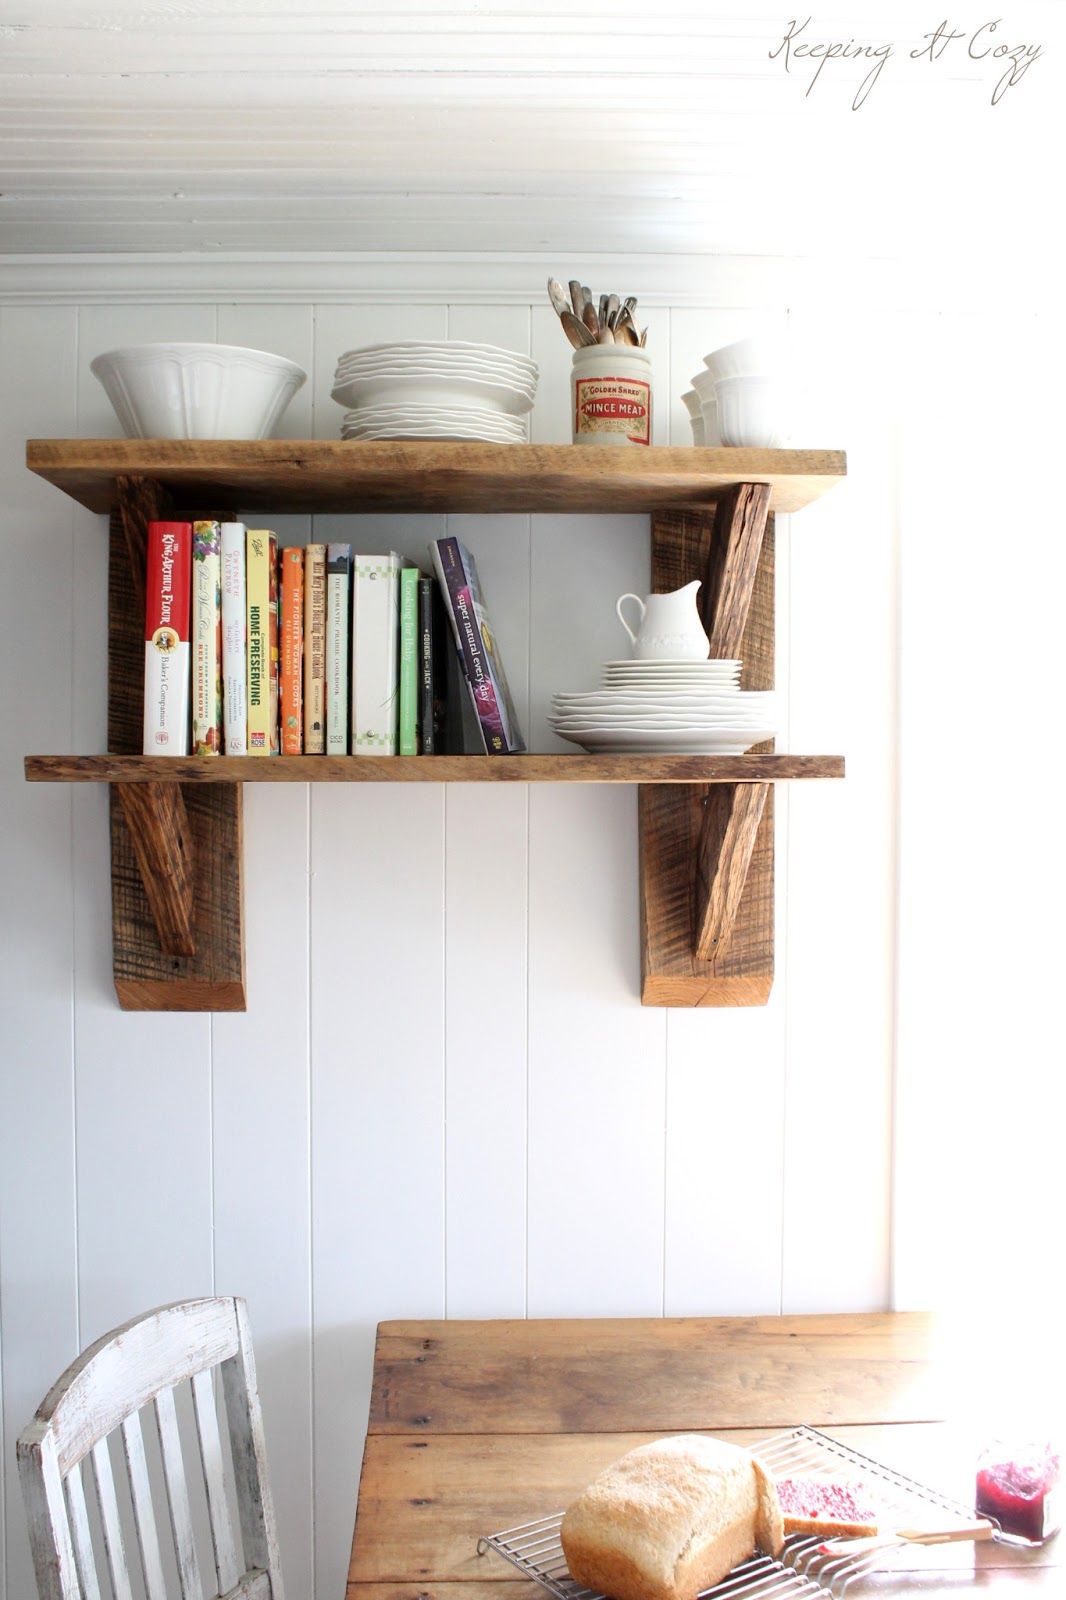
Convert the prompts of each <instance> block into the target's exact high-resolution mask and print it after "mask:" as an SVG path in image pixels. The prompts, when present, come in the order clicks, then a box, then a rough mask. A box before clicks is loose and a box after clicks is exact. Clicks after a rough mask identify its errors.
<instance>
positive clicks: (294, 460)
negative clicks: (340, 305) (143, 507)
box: [26, 439, 846, 512]
mask: <svg viewBox="0 0 1066 1600" xmlns="http://www.w3.org/2000/svg"><path fill="white" fill-rule="evenodd" d="M26 464H27V466H28V467H29V468H30V470H31V471H33V472H37V473H39V474H40V475H41V477H43V478H47V479H48V481H49V482H50V483H54V484H55V485H56V486H57V487H58V488H61V489H63V490H64V492H65V493H67V494H69V495H71V496H72V497H73V498H74V499H75V500H77V501H79V502H80V503H81V504H82V505H84V506H87V507H88V509H89V510H90V511H105V512H106V511H110V510H111V509H112V508H113V506H114V504H115V500H116V483H117V479H118V478H119V477H120V476H127V477H144V478H151V479H153V480H155V481H156V482H157V483H160V484H162V485H163V486H164V488H165V489H166V490H167V491H168V492H169V493H170V494H172V495H173V497H174V498H175V500H177V501H179V502H184V503H188V502H189V501H190V500H191V499H192V500H197V501H202V502H204V503H207V502H209V501H212V500H214V501H217V502H219V503H223V504H229V503H232V502H234V501H239V503H240V505H241V506H242V507H243V508H245V509H247V510H270V511H274V512H283V511H299V512H307V511H351V510H352V508H353V507H355V506H357V507H358V509H359V510H360V511H361V512H375V511H476V512H506V511H555V512H559V511H655V510H658V509H662V508H671V507H683V506H708V505H710V504H712V503H713V502H714V501H715V500H716V499H717V498H718V496H719V495H720V494H721V493H722V491H723V490H724V489H727V488H730V487H732V486H733V485H735V484H737V483H748V482H765V483H767V484H769V485H771V486H772V489H773V495H774V506H775V509H777V510H779V511H798V510H800V509H801V508H802V507H803V506H805V505H808V504H809V503H810V502H811V501H812V500H814V499H816V498H817V497H818V496H819V495H820V494H823V493H825V491H826V490H827V489H829V488H831V487H832V485H833V484H834V483H835V482H836V481H837V480H838V479H839V478H841V477H843V476H844V474H845V472H846V461H845V457H844V453H843V451H839V450H746V449H717V450H697V449H694V448H691V447H684V448H676V447H675V448H670V447H667V446H661V445H652V446H650V447H649V448H648V449H646V450H639V451H636V450H588V449H582V448H578V447H574V446H573V445H491V444H464V443H448V442H441V441H431V442H417V443H413V442H393V441H387V442H373V443H371V442H365V443H364V442H353V441H350V440H335V439H317V440H289V439H263V440H202V439H146V440H145V439H31V440H29V441H28V443H27V446H26Z"/></svg>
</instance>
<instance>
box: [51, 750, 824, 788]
mask: <svg viewBox="0 0 1066 1600" xmlns="http://www.w3.org/2000/svg"><path fill="white" fill-rule="evenodd" d="M843 776H844V757H843V756H786V755H746V756H588V755H584V756H582V755H573V756H570V755H540V756H537V755H528V756H387V757H381V758H378V759H370V758H367V757H363V756H273V757H268V758H260V757H258V756H27V757H26V777H27V779H28V781H29V782H30V783H122V784H131V783H153V784H156V783H158V784H186V783H211V784H218V783H781V782H784V781H785V780H796V779H800V778H842V777H843Z"/></svg>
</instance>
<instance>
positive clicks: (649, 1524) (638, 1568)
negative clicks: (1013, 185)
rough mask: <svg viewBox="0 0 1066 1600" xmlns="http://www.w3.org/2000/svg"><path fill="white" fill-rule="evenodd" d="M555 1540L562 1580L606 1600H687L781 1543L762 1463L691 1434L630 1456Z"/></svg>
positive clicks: (599, 1481)
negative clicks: (565, 1576) (563, 1566)
mask: <svg viewBox="0 0 1066 1600" xmlns="http://www.w3.org/2000/svg"><path fill="white" fill-rule="evenodd" d="M561 1536H562V1544H563V1553H564V1554H565V1556H566V1562H567V1566H568V1568H569V1570H570V1576H571V1577H572V1578H574V1579H576V1581H577V1582H578V1583H581V1584H584V1585H585V1586H586V1587H588V1588H590V1589H596V1590H598V1591H599V1592H600V1593H602V1594H606V1595H610V1596H612V1597H613V1600H695V1597H696V1596H697V1595H698V1594H699V1593H700V1592H701V1591H702V1590H704V1589H709V1588H711V1587H712V1586H713V1585H714V1584H716V1583H718V1582H719V1581H720V1580H721V1579H722V1578H724V1577H725V1575H726V1573H727V1572H730V1571H732V1569H733V1567H735V1566H736V1565H737V1564H738V1563H739V1562H741V1561H746V1560H747V1559H748V1558H749V1557H750V1556H752V1555H753V1554H754V1553H755V1551H756V1550H760V1551H763V1552H764V1553H766V1554H767V1555H778V1554H779V1553H780V1550H781V1547H782V1544H783V1543H784V1530H783V1528H782V1524H781V1513H780V1511H779V1510H778V1505H777V1495H776V1493H775V1492H774V1485H773V1480H772V1478H771V1477H770V1475H769V1473H768V1472H767V1471H766V1469H765V1467H764V1466H763V1464H762V1462H761V1461H759V1460H758V1459H757V1458H756V1457H755V1456H753V1455H752V1454H751V1453H750V1452H749V1451H747V1450H743V1449H741V1448H740V1447H739V1446H738V1445H733V1444H725V1443H723V1442H722V1441H720V1440H717V1439H709V1438H704V1437H703V1436H702V1435H699V1434H683V1435H681V1436H679V1437H677V1438H673V1439H661V1440H659V1441H657V1442H656V1443H654V1444H645V1445H640V1446H638V1448H637V1449H636V1450H630V1451H629V1453H628V1454H627V1455H624V1456H622V1457H621V1459H620V1460H618V1461H616V1462H614V1463H613V1464H612V1465H611V1466H609V1467H607V1468H606V1469H605V1470H604V1471H603V1472H601V1473H600V1475H599V1477H598V1478H596V1479H595V1480H594V1481H593V1482H592V1483H591V1484H590V1485H589V1487H588V1488H587V1489H586V1490H585V1492H584V1493H583V1494H582V1495H579V1496H578V1498H577V1499H576V1500H575V1501H574V1503H573V1505H572V1506H571V1507H570V1509H569V1510H568V1511H567V1513H566V1515H565V1517H564V1518H563V1524H562V1530H561Z"/></svg>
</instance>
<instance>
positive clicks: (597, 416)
mask: <svg viewBox="0 0 1066 1600" xmlns="http://www.w3.org/2000/svg"><path fill="white" fill-rule="evenodd" d="M570 399H571V408H570V412H571V417H572V418H573V426H574V443H575V444H591V445H628V444H650V443H651V358H650V356H649V355H648V352H647V351H646V350H641V349H639V348H638V347H637V346H636V345H622V344H590V345H582V346H581V348H580V349H579V350H575V351H574V359H573V363H572V366H571V374H570Z"/></svg>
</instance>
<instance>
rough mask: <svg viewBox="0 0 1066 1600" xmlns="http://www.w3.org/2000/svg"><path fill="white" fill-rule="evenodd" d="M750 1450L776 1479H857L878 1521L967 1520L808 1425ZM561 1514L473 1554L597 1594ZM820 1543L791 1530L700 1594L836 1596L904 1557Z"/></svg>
mask: <svg viewBox="0 0 1066 1600" xmlns="http://www.w3.org/2000/svg"><path fill="white" fill-rule="evenodd" d="M754 1448H755V1450H756V1451H757V1453H758V1455H759V1456H760V1458H761V1459H762V1460H763V1461H764V1462H765V1463H766V1465H767V1467H768V1468H769V1469H770V1471H771V1473H772V1474H773V1476H774V1477H775V1478H787V1477H800V1476H802V1477H823V1478H826V1477H828V1478H833V1477H836V1478H839V1477H847V1478H851V1479H855V1478H861V1479H862V1480H863V1482H864V1483H866V1484H867V1485H868V1486H869V1488H870V1491H871V1498H872V1499H875V1500H876V1503H877V1506H878V1511H879V1520H880V1521H881V1523H882V1525H883V1526H887V1527H906V1526H908V1525H914V1524H917V1523H920V1522H922V1521H923V1520H924V1521H925V1524H926V1526H928V1522H929V1516H930V1513H931V1512H932V1513H935V1514H936V1515H937V1517H938V1518H939V1516H940V1515H941V1514H942V1513H947V1516H948V1517H949V1518H950V1519H951V1520H956V1519H957V1520H958V1521H960V1522H970V1521H972V1520H973V1518H974V1515H975V1513H974V1509H973V1507H972V1506H966V1505H963V1504H962V1503H961V1502H960V1501H957V1500H952V1499H950V1498H949V1497H948V1496H947V1495H943V1494H940V1493H939V1492H938V1491H937V1490H936V1489H930V1488H927V1487H926V1485H925V1484H922V1483H917V1482H915V1480H914V1479H913V1478H907V1477H904V1476H903V1474H902V1473H899V1472H895V1471H893V1469H892V1468H891V1467H886V1466H884V1465H883V1464H882V1463H881V1462H880V1461H875V1460H874V1459H873V1458H872V1457H871V1456H865V1455H863V1454H862V1453H861V1452H860V1451H858V1450H853V1449H851V1447H850V1446H849V1445H844V1444H840V1443H838V1441H837V1440H836V1439H830V1438H829V1437H828V1435H826V1434H824V1433H819V1432H818V1431H817V1430H816V1429H815V1428H808V1427H799V1428H790V1429H789V1430H788V1431H787V1432H785V1433H775V1434H773V1435H772V1436H771V1437H770V1438H768V1439H763V1440H760V1442H759V1443H758V1444H757V1445H755V1447H754ZM562 1520H563V1514H562V1512H561V1511H557V1512H555V1513H554V1514H553V1515H552V1516H550V1517H541V1518H539V1519H538V1520H537V1521H536V1522H526V1523H523V1524H522V1526H521V1527H518V1528H507V1529H505V1530H504V1531H503V1532H502V1533H494V1534H491V1535H489V1536H487V1537H485V1538H484V1539H481V1540H479V1541H478V1553H479V1554H482V1553H483V1552H484V1551H485V1550H487V1549H492V1550H495V1551H497V1552H498V1553H499V1554H500V1555H501V1556H503V1557H504V1558H505V1559H506V1560H507V1561H509V1562H511V1564H512V1566H515V1567H517V1568H518V1569H519V1571H520V1572H523V1573H524V1574H525V1575H526V1577H527V1578H533V1579H535V1580H536V1582H537V1583H539V1584H541V1585H542V1586H543V1587H544V1588H545V1589H547V1590H549V1591H550V1592H551V1593H552V1594H553V1595H555V1596H556V1597H557V1600H603V1596H601V1595H598V1594H596V1592H595V1590H593V1589H585V1588H582V1586H581V1585H580V1584H579V1583H575V1582H574V1580H573V1578H571V1576H570V1574H569V1573H568V1572H567V1569H566V1558H565V1556H564V1555H563V1549H562V1544H561V1543H560V1540H559V1527H560V1524H561V1523H562ZM822 1542H823V1541H822V1539H821V1537H820V1536H817V1537H816V1536H811V1535H807V1534H799V1535H794V1536H793V1537H792V1538H791V1539H789V1540H788V1541H787V1543H786V1545H785V1548H784V1551H783V1552H782V1554H781V1558H780V1560H774V1559H773V1558H772V1557H770V1556H755V1557H753V1558H752V1560H750V1561H745V1562H744V1563H743V1564H742V1565H741V1566H739V1567H734V1568H733V1571H732V1572H731V1573H730V1574H729V1576H728V1577H726V1578H723V1580H722V1582H721V1583H719V1584H717V1585H716V1586H715V1587H714V1588H713V1589H709V1590H707V1595H708V1596H714V1597H715V1600H794V1597H800V1596H809V1597H818V1596H824V1595H826V1594H829V1595H832V1596H835V1597H838V1600H842V1597H843V1596H844V1595H845V1594H846V1593H847V1592H848V1590H849V1589H851V1588H853V1587H854V1586H856V1585H858V1584H859V1583H860V1582H861V1580H862V1579H863V1578H866V1577H869V1576H870V1575H872V1574H873V1573H875V1572H891V1571H892V1570H893V1568H894V1567H896V1566H898V1565H899V1564H900V1562H901V1560H902V1561H905V1559H906V1549H905V1547H898V1548H897V1547H895V1546H892V1547H889V1548H887V1549H886V1548H881V1549H879V1550H875V1551H871V1552H868V1553H867V1554H866V1555H862V1556H839V1555H834V1556H827V1555H825V1554H823V1553H822V1552H821V1548H820V1547H821V1545H822Z"/></svg>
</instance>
